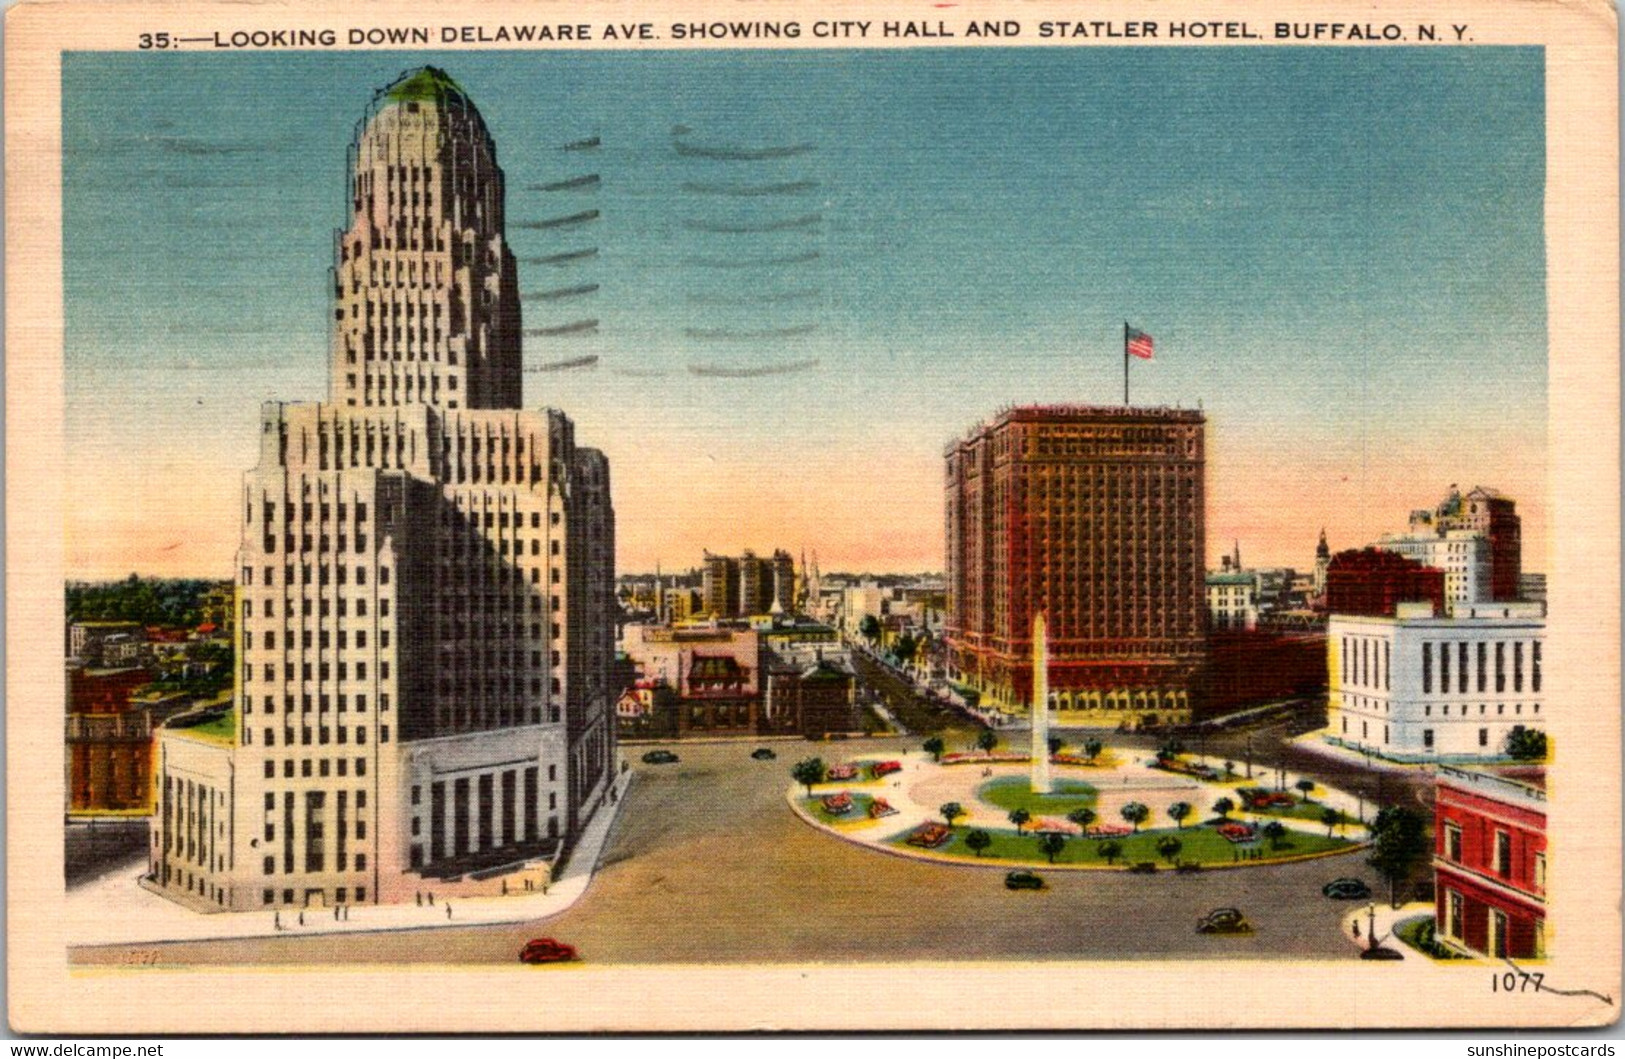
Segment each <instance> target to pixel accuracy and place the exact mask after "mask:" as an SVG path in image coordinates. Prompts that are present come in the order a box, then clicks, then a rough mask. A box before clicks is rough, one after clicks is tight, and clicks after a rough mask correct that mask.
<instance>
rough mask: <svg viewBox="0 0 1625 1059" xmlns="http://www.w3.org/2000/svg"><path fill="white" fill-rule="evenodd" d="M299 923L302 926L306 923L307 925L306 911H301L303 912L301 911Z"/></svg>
mask: <svg viewBox="0 0 1625 1059" xmlns="http://www.w3.org/2000/svg"><path fill="white" fill-rule="evenodd" d="M299 925H300V926H304V925H305V913H304V912H303V911H301V912H300V913H299Z"/></svg>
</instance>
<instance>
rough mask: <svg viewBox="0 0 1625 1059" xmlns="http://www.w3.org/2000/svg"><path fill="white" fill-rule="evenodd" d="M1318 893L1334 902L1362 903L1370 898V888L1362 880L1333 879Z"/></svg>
mask: <svg viewBox="0 0 1625 1059" xmlns="http://www.w3.org/2000/svg"><path fill="white" fill-rule="evenodd" d="M1320 892H1321V893H1323V894H1325V895H1326V896H1327V897H1330V898H1332V899H1333V900H1336V901H1364V900H1367V899H1369V898H1370V897H1371V887H1369V886H1367V885H1366V884H1365V880H1364V879H1333V880H1332V881H1331V882H1329V883H1327V884H1326V885H1325V886H1322V887H1321V888H1320Z"/></svg>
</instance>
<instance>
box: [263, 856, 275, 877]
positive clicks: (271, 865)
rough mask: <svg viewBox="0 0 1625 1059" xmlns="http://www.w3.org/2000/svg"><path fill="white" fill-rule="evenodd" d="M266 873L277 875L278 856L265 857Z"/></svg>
mask: <svg viewBox="0 0 1625 1059" xmlns="http://www.w3.org/2000/svg"><path fill="white" fill-rule="evenodd" d="M265 874H267V875H275V874H276V858H275V857H266V858H265Z"/></svg>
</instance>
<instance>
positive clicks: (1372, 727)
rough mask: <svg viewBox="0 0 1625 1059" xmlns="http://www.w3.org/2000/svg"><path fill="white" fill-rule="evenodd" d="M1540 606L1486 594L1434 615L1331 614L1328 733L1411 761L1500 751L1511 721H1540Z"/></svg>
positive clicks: (1407, 609) (1423, 608)
mask: <svg viewBox="0 0 1625 1059" xmlns="http://www.w3.org/2000/svg"><path fill="white" fill-rule="evenodd" d="M1545 634H1546V620H1545V614H1544V607H1542V606H1541V605H1540V604H1538V603H1486V604H1478V605H1473V606H1467V607H1462V608H1459V609H1458V610H1457V612H1456V615H1455V617H1452V618H1445V617H1440V616H1437V615H1436V614H1435V613H1434V610H1433V607H1432V605H1431V604H1428V603H1402V604H1400V605H1399V608H1398V611H1397V613H1396V614H1395V615H1393V616H1392V617H1386V616H1364V615H1345V614H1334V615H1332V617H1331V620H1330V622H1329V624H1328V626H1327V633H1326V642H1327V658H1328V662H1329V674H1330V685H1331V687H1330V696H1329V699H1328V720H1329V729H1328V736H1329V737H1330V738H1331V739H1332V740H1333V741H1335V742H1337V743H1340V744H1342V745H1344V746H1349V747H1353V748H1356V749H1362V750H1370V751H1371V752H1372V753H1375V754H1379V755H1381V756H1383V757H1390V758H1397V759H1400V760H1408V761H1431V760H1441V759H1452V758H1454V759H1472V758H1497V757H1501V756H1502V755H1503V754H1504V752H1505V746H1506V737H1507V735H1508V734H1509V733H1510V732H1511V731H1512V729H1513V728H1515V727H1517V726H1519V725H1522V726H1523V727H1525V728H1534V729H1541V730H1544V729H1545V727H1546V711H1545V696H1544V695H1543V694H1542V684H1543V680H1542V672H1541V661H1542V659H1541V647H1542V644H1543V642H1544V640H1545Z"/></svg>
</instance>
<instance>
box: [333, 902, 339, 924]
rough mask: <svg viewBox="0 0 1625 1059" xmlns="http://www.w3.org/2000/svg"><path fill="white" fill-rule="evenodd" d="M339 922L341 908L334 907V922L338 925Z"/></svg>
mask: <svg viewBox="0 0 1625 1059" xmlns="http://www.w3.org/2000/svg"><path fill="white" fill-rule="evenodd" d="M338 921H339V906H338V905H334V906H333V922H335V923H337V922H338Z"/></svg>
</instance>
